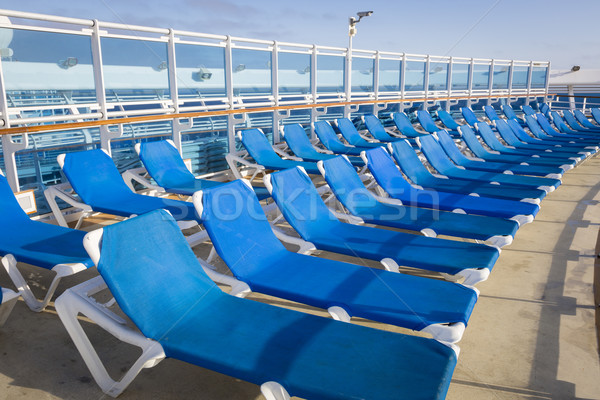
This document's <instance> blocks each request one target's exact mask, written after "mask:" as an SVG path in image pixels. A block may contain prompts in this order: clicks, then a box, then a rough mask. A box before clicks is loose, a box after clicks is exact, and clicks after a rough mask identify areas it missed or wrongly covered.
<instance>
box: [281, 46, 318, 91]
mask: <svg viewBox="0 0 600 400" xmlns="http://www.w3.org/2000/svg"><path fill="white" fill-rule="evenodd" d="M277 66H278V69H279V70H278V81H279V93H281V94H306V93H309V92H310V54H298V53H285V52H280V53H279V60H278V63H277Z"/></svg>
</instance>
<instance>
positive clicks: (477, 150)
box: [460, 121, 575, 173]
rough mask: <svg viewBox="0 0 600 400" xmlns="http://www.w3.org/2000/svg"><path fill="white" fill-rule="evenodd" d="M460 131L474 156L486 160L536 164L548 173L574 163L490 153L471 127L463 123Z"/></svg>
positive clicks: (571, 166) (571, 165)
mask: <svg viewBox="0 0 600 400" xmlns="http://www.w3.org/2000/svg"><path fill="white" fill-rule="evenodd" d="M512 122H513V123H515V124H517V125H518V122H516V121H512ZM483 124H484V123H481V124H478V125H477V126H478V127H479V126H483ZM460 131H461V132H462V138H463V141H464V143H466V145H467V147H468V148H469V150H471V152H473V154H475V156H476V157H478V158H481V159H483V160H486V161H495V162H502V163H513V164H522V165H532V166H537V167H538V168H546V171H548V173H553V172H552V171H557V170H558V171H561V172H560V173H563V172H564V171H567V170H569V169H572V168H573V166H574V165H575V161H574V160H568V161H569V162H563V161H561V160H558V159H550V158H541V157H533V156H524V155H523V156H520V155H513V154H498V153H497V152H495V153H491V152H490V151H488V150H487V149H485V148H484V147H483V145H482V144H481V143H480V142H479V139H478V138H477V136H476V135H475V132H474V131H473V129H472V128H471V127H470V126H468V125H464V126H461V127H460Z"/></svg>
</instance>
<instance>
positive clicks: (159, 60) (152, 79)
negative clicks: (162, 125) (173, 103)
mask: <svg viewBox="0 0 600 400" xmlns="http://www.w3.org/2000/svg"><path fill="white" fill-rule="evenodd" d="M101 47H102V64H103V66H104V68H103V71H104V85H105V87H106V98H107V101H136V100H161V99H165V98H167V99H168V98H170V97H171V96H170V93H169V75H168V68H169V64H168V62H167V44H166V43H163V42H151V41H147V40H133V39H120V38H108V37H103V38H102V39H101Z"/></svg>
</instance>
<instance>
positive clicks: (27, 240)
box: [0, 171, 93, 312]
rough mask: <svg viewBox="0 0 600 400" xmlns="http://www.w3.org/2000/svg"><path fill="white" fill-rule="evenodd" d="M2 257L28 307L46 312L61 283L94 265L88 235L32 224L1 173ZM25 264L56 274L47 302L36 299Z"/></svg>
mask: <svg viewBox="0 0 600 400" xmlns="http://www.w3.org/2000/svg"><path fill="white" fill-rule="evenodd" d="M0 222H1V226H2V229H0V256H2V265H3V266H4V268H5V269H6V272H8V275H9V276H10V278H11V280H12V281H13V283H14V284H15V286H16V288H17V290H18V291H19V294H20V295H21V296H22V297H23V300H25V303H26V304H27V306H28V307H29V308H30V309H31V310H33V311H36V312H39V311H42V310H43V309H44V308H45V307H46V306H47V305H48V303H49V302H50V299H51V298H52V295H53V294H54V292H55V290H56V288H57V286H58V284H59V282H60V280H61V279H62V278H64V277H65V276H68V275H73V274H75V273H77V272H79V271H83V270H85V269H87V268H88V267H91V266H92V265H93V264H92V261H91V260H90V259H89V257H88V256H87V254H86V252H85V250H84V249H83V247H82V246H81V241H82V240H83V236H84V235H85V232H82V231H78V230H74V229H68V228H63V227H62V226H56V225H51V224H47V223H44V222H41V221H33V220H31V219H30V218H29V217H28V216H27V214H25V212H24V211H23V209H22V208H21V206H20V205H19V203H18V201H17V199H16V198H15V196H14V194H13V192H12V190H11V188H10V186H9V185H8V182H7V180H6V178H5V177H4V175H3V174H2V172H1V171H0ZM17 262H24V263H27V264H31V265H35V266H36V267H40V268H45V269H48V270H51V271H54V272H55V273H56V275H55V277H54V279H53V280H52V283H50V285H49V286H48V289H47V290H46V295H45V296H44V299H43V300H41V301H39V300H37V299H36V298H35V296H34V294H33V292H32V291H31V288H30V287H29V285H28V284H27V282H26V281H25V278H24V277H23V275H22V274H21V273H20V272H19V270H18V268H17Z"/></svg>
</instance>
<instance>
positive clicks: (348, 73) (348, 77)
mask: <svg viewBox="0 0 600 400" xmlns="http://www.w3.org/2000/svg"><path fill="white" fill-rule="evenodd" d="M344 71H345V72H344V73H345V76H344V86H345V89H346V90H345V93H346V101H352V35H351V34H348V49H347V50H346V67H345V68H344ZM344 118H350V106H349V105H346V106H344Z"/></svg>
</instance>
